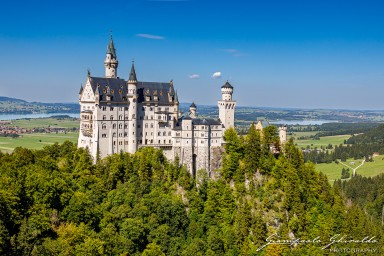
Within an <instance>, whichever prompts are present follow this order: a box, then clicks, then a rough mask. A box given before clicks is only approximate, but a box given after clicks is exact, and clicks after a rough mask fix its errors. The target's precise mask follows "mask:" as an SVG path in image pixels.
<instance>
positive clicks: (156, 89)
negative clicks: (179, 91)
mask: <svg viewBox="0 0 384 256" xmlns="http://www.w3.org/2000/svg"><path fill="white" fill-rule="evenodd" d="M170 87H171V85H170V83H158V82H137V93H138V94H139V97H138V102H139V103H141V102H143V101H145V96H149V97H150V102H158V103H173V102H175V101H176V100H175V97H174V98H173V101H172V100H171V101H170V100H169V97H168V92H169V91H170ZM156 94H157V97H158V100H157V101H155V100H154V96H155V95H156ZM171 99H172V97H171Z"/></svg>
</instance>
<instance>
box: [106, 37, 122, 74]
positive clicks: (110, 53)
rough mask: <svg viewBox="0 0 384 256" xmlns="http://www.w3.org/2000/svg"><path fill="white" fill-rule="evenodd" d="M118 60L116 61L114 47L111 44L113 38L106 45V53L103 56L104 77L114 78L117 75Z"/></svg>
mask: <svg viewBox="0 0 384 256" xmlns="http://www.w3.org/2000/svg"><path fill="white" fill-rule="evenodd" d="M118 65H119V62H118V61H117V56H116V49H115V46H114V45H113V39H112V36H111V40H110V41H109V45H108V47H107V54H106V56H105V61H104V66H105V77H106V78H116V77H117V66H118Z"/></svg>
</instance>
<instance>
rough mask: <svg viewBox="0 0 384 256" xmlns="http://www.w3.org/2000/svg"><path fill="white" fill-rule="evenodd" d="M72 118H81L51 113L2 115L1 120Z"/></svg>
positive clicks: (76, 115)
mask: <svg viewBox="0 0 384 256" xmlns="http://www.w3.org/2000/svg"><path fill="white" fill-rule="evenodd" d="M58 115H60V116H62V115H65V116H70V117H75V118H79V117H80V114H74V113H50V114H24V115H23V114H0V120H15V119H23V118H46V117H51V116H58Z"/></svg>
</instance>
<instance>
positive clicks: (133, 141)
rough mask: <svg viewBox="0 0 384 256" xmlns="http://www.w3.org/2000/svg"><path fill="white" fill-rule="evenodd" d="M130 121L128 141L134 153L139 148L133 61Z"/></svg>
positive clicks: (129, 94)
mask: <svg viewBox="0 0 384 256" xmlns="http://www.w3.org/2000/svg"><path fill="white" fill-rule="evenodd" d="M127 84H128V94H127V97H128V100H129V108H128V115H129V118H128V120H129V121H128V123H129V128H128V129H129V136H128V138H129V141H128V152H129V153H131V154H133V153H135V152H136V150H137V137H138V136H137V97H138V95H137V78H136V72H135V65H134V63H133V62H132V68H131V72H130V73H129V79H128V82H127Z"/></svg>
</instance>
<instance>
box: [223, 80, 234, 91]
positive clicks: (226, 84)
mask: <svg viewBox="0 0 384 256" xmlns="http://www.w3.org/2000/svg"><path fill="white" fill-rule="evenodd" d="M221 88H231V89H233V86H232V85H231V84H230V83H229V82H228V81H227V82H226V83H225V84H224V85H223V86H221Z"/></svg>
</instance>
